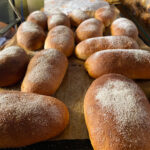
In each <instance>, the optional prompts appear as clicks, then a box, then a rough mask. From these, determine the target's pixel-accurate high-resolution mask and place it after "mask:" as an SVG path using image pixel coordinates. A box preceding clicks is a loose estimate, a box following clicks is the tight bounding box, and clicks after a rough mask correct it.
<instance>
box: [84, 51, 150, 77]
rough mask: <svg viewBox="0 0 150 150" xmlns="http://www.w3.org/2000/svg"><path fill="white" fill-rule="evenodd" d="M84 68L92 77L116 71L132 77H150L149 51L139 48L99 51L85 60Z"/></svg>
mask: <svg viewBox="0 0 150 150" xmlns="http://www.w3.org/2000/svg"><path fill="white" fill-rule="evenodd" d="M85 68H86V70H87V71H88V73H89V75H90V76H91V77H93V78H97V77H99V76H102V75H103V74H108V73H118V74H123V75H125V76H127V77H129V78H132V79H150V52H149V51H146V50H140V49H129V50H126V49H118V50H112V49H111V50H105V51H99V52H96V53H94V54H93V55H91V56H90V57H89V58H88V59H87V60H86V62H85Z"/></svg>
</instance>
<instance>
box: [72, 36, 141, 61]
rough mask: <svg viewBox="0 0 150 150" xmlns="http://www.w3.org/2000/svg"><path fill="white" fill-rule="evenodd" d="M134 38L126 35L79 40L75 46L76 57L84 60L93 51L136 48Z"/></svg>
mask: <svg viewBox="0 0 150 150" xmlns="http://www.w3.org/2000/svg"><path fill="white" fill-rule="evenodd" d="M138 48H139V46H138V44H137V42H136V41H135V40H133V39H132V38H129V37H127V36H105V37H95V38H90V39H87V40H84V41H82V42H80V43H79V44H78V45H77V46H76V48H75V54H76V56H77V57H78V58H80V59H83V60H86V59H87V58H88V57H89V56H90V55H92V54H93V53H95V52H97V51H100V50H106V49H138Z"/></svg>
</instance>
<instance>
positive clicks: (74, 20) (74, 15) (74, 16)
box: [69, 9, 90, 27]
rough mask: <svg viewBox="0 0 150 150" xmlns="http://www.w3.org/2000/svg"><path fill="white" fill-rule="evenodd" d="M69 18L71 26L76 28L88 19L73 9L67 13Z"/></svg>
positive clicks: (83, 13)
mask: <svg viewBox="0 0 150 150" xmlns="http://www.w3.org/2000/svg"><path fill="white" fill-rule="evenodd" d="M69 18H70V22H71V25H72V26H75V27H78V26H79V24H80V23H82V22H83V21H85V20H86V19H89V18H90V17H89V15H88V14H87V13H86V12H85V11H82V10H80V9H75V10H73V11H72V12H70V13H69Z"/></svg>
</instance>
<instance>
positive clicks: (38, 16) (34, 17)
mask: <svg viewBox="0 0 150 150" xmlns="http://www.w3.org/2000/svg"><path fill="white" fill-rule="evenodd" d="M27 21H31V22H33V23H35V24H37V25H39V26H41V27H42V28H43V30H45V29H46V28H47V16H46V15H45V14H44V12H42V11H39V10H37V11H34V12H32V13H31V14H30V15H29V16H28V17H27Z"/></svg>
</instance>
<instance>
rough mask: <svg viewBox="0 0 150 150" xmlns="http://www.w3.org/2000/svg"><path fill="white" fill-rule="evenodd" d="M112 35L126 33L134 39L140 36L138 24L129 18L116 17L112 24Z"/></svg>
mask: <svg viewBox="0 0 150 150" xmlns="http://www.w3.org/2000/svg"><path fill="white" fill-rule="evenodd" d="M111 34H112V35H126V36H129V37H131V38H133V39H137V38H138V29H137V27H136V25H135V24H134V23H133V22H132V21H131V20H129V19H127V18H119V19H116V20H115V21H114V22H113V23H112V25H111Z"/></svg>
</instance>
